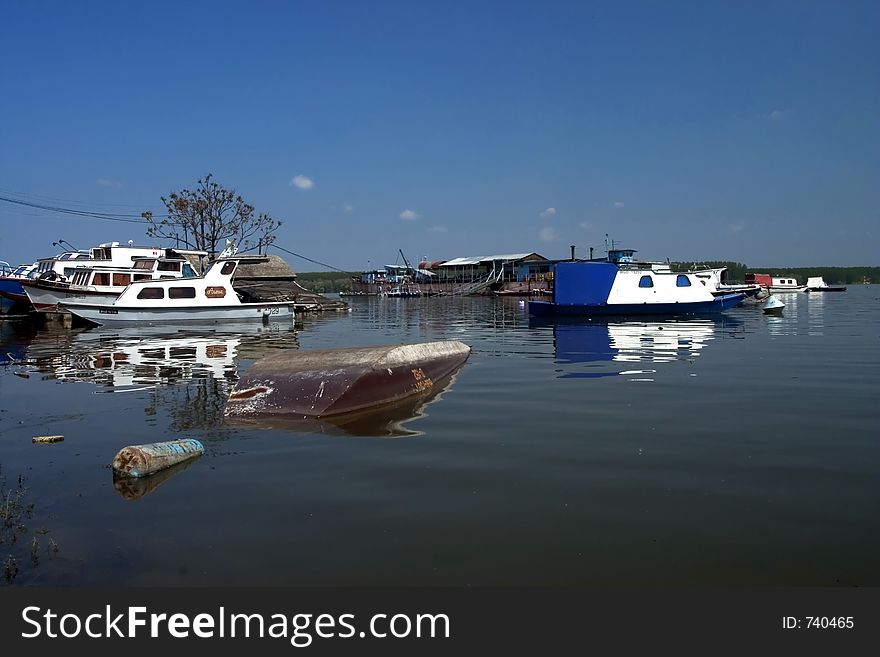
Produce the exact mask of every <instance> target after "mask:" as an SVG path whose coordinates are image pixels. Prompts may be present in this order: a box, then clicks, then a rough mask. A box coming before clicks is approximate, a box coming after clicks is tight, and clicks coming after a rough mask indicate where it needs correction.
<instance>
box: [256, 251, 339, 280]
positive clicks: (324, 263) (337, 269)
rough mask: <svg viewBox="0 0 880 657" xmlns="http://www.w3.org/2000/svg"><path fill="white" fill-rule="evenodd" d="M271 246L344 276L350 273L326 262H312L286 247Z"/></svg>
mask: <svg viewBox="0 0 880 657" xmlns="http://www.w3.org/2000/svg"><path fill="white" fill-rule="evenodd" d="M269 246H272V247H275V248H276V249H278V250H279V251H284V252H285V253H289V254H290V255H292V256H296V257H297V258H302V259H303V260H308V261H309V262H313V263H315V264H316V265H321V266H322V267H327V269H335V270H336V271H339V272H342V273H343V274H347V273H348V272H347V271H345V270H344V269H340V268H339V267H334V266H333V265H328V264H327V263H326V262H318V261H317V260H312V259H311V258H306V257H305V256H304V255H300V254H299V253H294V252H293V251H288V250H287V249H285V248H284V247H281V246H278V245H277V244H270V245H269Z"/></svg>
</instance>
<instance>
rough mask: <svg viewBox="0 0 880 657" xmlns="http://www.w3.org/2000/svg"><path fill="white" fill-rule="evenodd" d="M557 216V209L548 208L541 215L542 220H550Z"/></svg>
mask: <svg viewBox="0 0 880 657" xmlns="http://www.w3.org/2000/svg"><path fill="white" fill-rule="evenodd" d="M555 216H556V208H547V209H546V210H543V211H542V212H541V213H540V217H541V218H542V219H550V218H551V217H555Z"/></svg>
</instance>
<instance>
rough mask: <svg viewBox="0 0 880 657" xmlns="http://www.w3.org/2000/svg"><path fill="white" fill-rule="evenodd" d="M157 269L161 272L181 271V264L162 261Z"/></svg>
mask: <svg viewBox="0 0 880 657" xmlns="http://www.w3.org/2000/svg"><path fill="white" fill-rule="evenodd" d="M156 269H158V270H159V271H180V263H179V262H168V261H167V260H160V261H159V266H158V267H157V268H156Z"/></svg>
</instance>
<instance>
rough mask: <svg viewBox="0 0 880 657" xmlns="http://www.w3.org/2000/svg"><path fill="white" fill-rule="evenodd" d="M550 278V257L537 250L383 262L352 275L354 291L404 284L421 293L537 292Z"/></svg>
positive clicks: (370, 291) (376, 290)
mask: <svg viewBox="0 0 880 657" xmlns="http://www.w3.org/2000/svg"><path fill="white" fill-rule="evenodd" d="M551 280H552V261H550V260H548V259H547V258H545V257H544V256H542V255H540V254H538V253H534V252H532V253H508V254H501V255H487V256H467V257H462V258H453V259H452V260H434V261H427V260H423V261H422V262H420V263H419V264H418V267H415V268H413V267H405V266H400V265H386V266H385V269H384V270H381V269H380V270H375V271H368V272H363V273H362V274H361V275H360V276H355V277H353V279H352V293H354V294H386V293H388V292H389V290H390V289H392V288H394V287H396V286H400V285H403V284H408V285H410V286H417V287H418V289H419V292H420V294H421V295H424V296H431V295H454V294H455V295H457V294H522V295H528V294H530V293H540V291H541V290H546V289H547V288H548V287H549V284H550V281H551Z"/></svg>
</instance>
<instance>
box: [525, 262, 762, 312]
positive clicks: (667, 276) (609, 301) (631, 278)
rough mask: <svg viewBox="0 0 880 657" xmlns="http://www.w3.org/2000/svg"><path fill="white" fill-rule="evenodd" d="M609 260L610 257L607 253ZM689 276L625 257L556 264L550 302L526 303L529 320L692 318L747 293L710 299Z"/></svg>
mask: <svg viewBox="0 0 880 657" xmlns="http://www.w3.org/2000/svg"><path fill="white" fill-rule="evenodd" d="M609 255H611V254H610V253H609ZM712 292H713V291H712V290H711V289H710V288H709V286H706V285H704V284H703V283H702V282H701V281H700V279H699V278H697V276H696V274H695V273H693V272H674V271H672V270H671V269H670V268H668V267H666V266H657V263H641V262H634V261H632V260H630V259H629V258H625V259H612V258H609V259H607V260H601V261H596V260H589V261H572V262H560V263H557V264H556V271H555V274H554V287H553V298H552V300H550V301H529V312H530V313H531V314H533V315H539V316H540V315H627V316H629V315H693V314H701V313H713V312H719V311H721V310H725V309H727V308H733V307H734V306H737V305H739V304H740V303H742V300H743V299H744V298H745V294H742V293H731V294H720V295H717V296H716V295H713V293H712Z"/></svg>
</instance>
